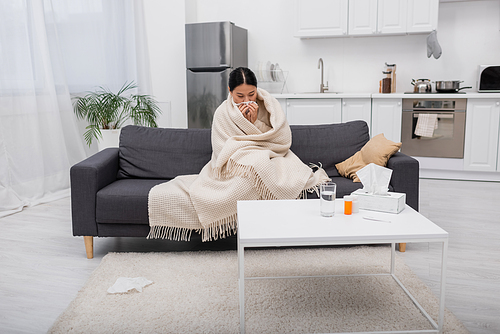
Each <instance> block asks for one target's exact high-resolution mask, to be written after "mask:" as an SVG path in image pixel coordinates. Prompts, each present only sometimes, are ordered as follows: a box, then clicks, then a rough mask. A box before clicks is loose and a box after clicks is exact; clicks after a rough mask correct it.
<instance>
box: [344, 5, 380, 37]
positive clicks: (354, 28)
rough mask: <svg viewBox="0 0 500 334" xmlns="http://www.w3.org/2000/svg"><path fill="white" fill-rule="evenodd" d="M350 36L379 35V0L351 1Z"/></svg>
mask: <svg viewBox="0 0 500 334" xmlns="http://www.w3.org/2000/svg"><path fill="white" fill-rule="evenodd" d="M348 32H349V35H372V34H376V33H377V0H349V30H348Z"/></svg>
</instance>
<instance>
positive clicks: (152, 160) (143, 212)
mask: <svg viewBox="0 0 500 334" xmlns="http://www.w3.org/2000/svg"><path fill="white" fill-rule="evenodd" d="M291 129H292V146H291V150H292V151H293V152H294V153H295V154H296V155H297V156H298V157H299V158H300V159H301V160H302V161H303V162H304V163H306V164H308V163H310V162H312V163H318V162H321V163H322V165H323V168H324V169H325V171H326V172H327V173H328V175H329V176H330V177H331V178H332V179H333V181H334V182H335V183H336V184H337V197H343V196H344V195H346V194H350V193H351V192H353V191H354V190H356V189H359V188H361V187H362V184H361V183H354V182H353V181H352V180H350V179H347V178H345V177H342V176H339V174H338V172H337V169H336V168H335V164H337V163H339V162H342V161H344V160H345V159H347V158H349V157H351V156H352V155H353V154H354V153H356V152H357V151H359V150H360V149H361V148H362V147H363V146H364V145H365V144H366V142H368V140H369V139H370V137H369V132H368V126H367V124H366V123H365V122H364V121H353V122H348V123H342V124H328V125H297V126H291ZM211 153H212V146H211V140H210V129H163V128H148V127H140V126H133V125H131V126H126V127H124V128H123V129H122V130H121V134H120V145H119V148H108V149H105V150H103V151H100V152H98V153H96V154H94V155H93V156H91V157H89V158H87V159H85V160H83V161H82V162H80V163H78V164H76V165H74V166H73V167H72V168H71V173H70V176H71V208H72V223H73V235H74V236H84V240H85V247H86V250H87V257H88V258H92V257H93V237H142V238H144V237H146V236H147V234H148V232H149V224H148V193H149V190H150V189H151V188H152V187H153V186H155V185H157V184H160V183H162V182H166V181H168V180H171V179H173V178H175V177H176V176H177V175H186V174H197V173H199V172H200V170H201V169H202V167H203V166H204V165H205V164H206V163H207V162H208V161H209V160H210V157H211ZM387 167H388V168H390V169H392V170H393V174H392V179H391V183H390V189H389V190H390V191H395V192H402V193H406V203H407V204H408V205H409V206H411V207H412V208H414V209H415V210H418V196H419V195H418V192H419V165H418V161H417V160H415V159H413V158H411V157H409V156H407V155H405V154H403V153H400V152H397V153H396V154H394V155H393V156H392V157H391V158H390V159H389V162H388V164H387ZM309 196H310V198H315V197H316V194H310V195H309ZM316 198H317V197H316ZM194 236H195V233H193V237H194ZM194 238H196V237H194ZM192 241H193V240H192ZM198 241H199V240H198ZM165 242H170V243H175V242H178V241H170V240H165ZM190 242H191V241H190ZM195 242H196V241H195ZM217 242H221V240H219V241H214V243H217ZM184 243H185V242H184Z"/></svg>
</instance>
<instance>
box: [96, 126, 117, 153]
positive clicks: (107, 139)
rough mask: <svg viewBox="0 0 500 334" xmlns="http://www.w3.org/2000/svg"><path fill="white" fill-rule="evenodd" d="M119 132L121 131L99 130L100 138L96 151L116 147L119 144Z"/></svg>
mask: <svg viewBox="0 0 500 334" xmlns="http://www.w3.org/2000/svg"><path fill="white" fill-rule="evenodd" d="M120 131H121V129H113V130H104V129H101V133H102V138H101V139H100V140H99V142H98V143H97V149H98V150H99V151H102V150H104V149H105V148H108V147H118V145H119V144H120Z"/></svg>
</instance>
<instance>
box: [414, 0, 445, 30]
mask: <svg viewBox="0 0 500 334" xmlns="http://www.w3.org/2000/svg"><path fill="white" fill-rule="evenodd" d="M438 11H439V0H408V23H407V25H406V31H407V32H408V33H410V34H411V33H423V32H431V31H433V30H436V29H437V25H438Z"/></svg>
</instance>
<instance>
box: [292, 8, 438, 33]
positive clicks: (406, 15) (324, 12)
mask: <svg viewBox="0 0 500 334" xmlns="http://www.w3.org/2000/svg"><path fill="white" fill-rule="evenodd" d="M295 1H296V11H297V19H296V21H297V29H296V32H295V37H301V38H315V37H341V36H377V35H379V34H383V35H401V34H407V33H410V34H415V33H427V32H431V31H432V30H435V29H437V20H438V10H439V0H295Z"/></svg>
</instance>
